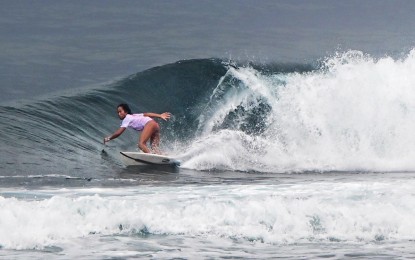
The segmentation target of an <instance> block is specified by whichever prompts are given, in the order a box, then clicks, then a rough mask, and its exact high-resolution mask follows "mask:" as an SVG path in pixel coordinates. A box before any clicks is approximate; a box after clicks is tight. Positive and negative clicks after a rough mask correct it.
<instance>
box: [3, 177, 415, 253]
mask: <svg viewBox="0 0 415 260" xmlns="http://www.w3.org/2000/svg"><path fill="white" fill-rule="evenodd" d="M414 184H415V183H414V180H408V181H403V180H399V181H393V180H389V181H388V182H360V183H358V182H354V183H353V182H351V183H336V182H324V183H319V182H315V183H300V184H290V185H288V184H287V185H261V184H255V185H250V186H246V185H225V186H223V185H219V186H214V185H210V186H197V188H195V187H193V186H180V187H150V186H147V187H145V186H143V187H141V188H140V189H139V190H137V189H134V188H130V189H128V188H119V189H95V190H71V189H65V190H62V191H53V190H45V191H36V193H37V194H35V195H36V196H37V197H38V199H37V200H33V199H31V200H25V199H24V197H27V192H23V193H22V196H23V195H24V196H23V198H19V197H22V196H19V194H18V192H16V191H13V196H15V197H8V196H4V195H3V196H0V206H1V209H2V210H1V212H0V245H1V246H2V247H3V248H7V249H31V248H43V247H45V246H54V245H56V246H62V245H63V244H65V243H69V242H70V241H73V240H74V239H77V238H85V239H86V238H88V237H90V236H94V235H96V234H98V235H100V236H106V235H135V234H137V233H144V234H161V235H165V236H169V235H173V236H191V237H204V239H208V240H211V241H215V240H216V239H222V238H226V239H237V240H241V241H262V242H264V243H268V244H274V243H284V244H285V243H302V242H306V243H309V242H323V241H326V242H328V241H343V242H345V241H347V242H362V241H365V242H371V241H380V240H388V241H396V240H406V239H412V238H413V237H414V236H415V224H414V222H413V221H412V219H413V215H414V214H415V209H414V207H413V203H414V199H415V194H414V192H413V185H414ZM64 247H65V246H64Z"/></svg>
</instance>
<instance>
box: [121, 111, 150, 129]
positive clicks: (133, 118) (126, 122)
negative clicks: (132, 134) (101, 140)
mask: <svg viewBox="0 0 415 260" xmlns="http://www.w3.org/2000/svg"><path fill="white" fill-rule="evenodd" d="M151 120H153V119H151V117H148V116H144V114H132V115H131V114H128V115H126V116H125V118H124V119H123V120H122V122H121V126H120V127H125V128H127V127H130V128H133V129H135V130H137V131H142V130H143V129H144V126H145V125H146V124H147V123H148V122H149V121H151Z"/></svg>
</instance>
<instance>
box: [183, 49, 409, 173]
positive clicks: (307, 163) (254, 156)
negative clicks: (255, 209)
mask: <svg viewBox="0 0 415 260" xmlns="http://www.w3.org/2000/svg"><path fill="white" fill-rule="evenodd" d="M414 67H415V50H414V51H411V52H410V53H409V54H408V56H407V57H405V58H404V59H401V60H394V59H392V58H391V57H384V58H381V59H377V60H376V59H374V58H372V57H370V56H368V55H364V54H363V53H361V52H358V51H349V52H346V53H340V54H338V55H336V56H334V57H331V58H330V59H327V60H326V62H325V64H324V66H322V68H321V69H319V70H316V71H313V72H307V73H285V74H283V73H275V74H263V73H261V72H260V71H257V70H255V69H253V68H238V69H235V68H230V69H229V70H228V72H227V74H226V75H225V76H224V77H223V78H222V80H221V81H220V83H219V84H218V86H217V87H216V89H215V90H214V91H213V92H212V95H211V98H210V101H209V104H208V105H207V108H206V109H205V113H202V114H201V116H200V117H199V132H200V133H201V134H200V136H199V138H197V139H196V140H195V141H194V142H193V143H192V144H191V145H189V146H188V147H185V149H186V151H187V152H186V153H184V155H183V157H184V158H186V162H185V163H184V164H183V166H184V167H188V168H193V169H212V168H218V169H233V170H242V171H250V170H256V171H269V172H281V171H282V172H286V171H306V170H317V171H328V170H351V171H359V170H365V171H366V170H367V171H402V170H406V171H413V170H415V161H414V160H413V158H414V157H415V149H414V148H415V136H414V135H413V132H414V131H415V121H414V120H413V118H415V87H414V86H415V75H414V74H413V68H414ZM204 147H205V148H204Z"/></svg>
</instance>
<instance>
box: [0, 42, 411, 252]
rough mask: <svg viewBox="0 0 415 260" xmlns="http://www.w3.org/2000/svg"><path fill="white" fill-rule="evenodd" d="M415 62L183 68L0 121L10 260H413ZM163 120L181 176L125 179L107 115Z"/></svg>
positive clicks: (38, 103) (122, 143)
mask: <svg viewBox="0 0 415 260" xmlns="http://www.w3.org/2000/svg"><path fill="white" fill-rule="evenodd" d="M414 68H415V50H412V51H410V52H408V53H407V54H405V55H404V56H403V57H402V58H393V57H390V56H384V57H380V58H375V57H372V56H370V55H369V54H365V53H364V52H361V51H347V52H339V53H336V54H334V55H332V56H329V57H327V58H324V59H321V60H318V61H316V63H315V64H313V65H309V64H255V63H250V64H246V63H242V62H239V63H238V62H234V61H229V60H218V59H203V60H187V61H179V62H176V63H172V64H166V65H163V66H160V67H154V68H152V69H149V70H146V71H143V72H138V73H136V74H134V75H131V76H129V77H127V78H125V79H123V80H119V81H116V82H114V83H111V84H106V85H102V86H98V87H94V88H92V89H87V90H84V91H81V92H79V93H76V94H73V93H69V94H68V93H66V94H62V95H55V96H53V97H48V98H43V99H39V100H30V101H28V102H26V103H22V104H18V105H3V106H1V107H0V119H1V122H2V124H1V125H0V141H1V144H2V145H1V147H0V154H1V156H0V162H1V164H0V165H1V166H0V172H1V175H0V187H1V189H0V209H1V210H0V256H1V257H2V258H6V259H10V258H12V259H25V258H28V257H31V258H33V257H34V258H38V259H41V258H46V257H52V258H55V259H68V258H80V259H103V258H105V259H107V258H111V259H113V258H136V257H143V258H157V259H170V258H175V257H177V258H186V259H195V258H226V257H233V258H277V257H282V258H293V259H298V258H318V257H323V258H332V259H342V258H348V257H357V258H370V259H379V258H384V259H401V258H413V257H414V253H415V251H414V250H413V245H414V239H415V226H414V224H413V223H414V222H413V221H412V218H413V216H414V214H415V192H414V189H413V187H414V185H415V163H414V160H413V158H414V157H415V154H414V153H415V152H414V148H415V138H414V136H413V133H414V130H415V123H414V121H413V120H412V119H413V118H414V116H415V101H414V100H415V87H414V83H415V76H414V74H413V70H414ZM121 102H127V103H129V104H130V105H131V107H132V109H133V111H137V112H164V111H170V112H171V113H172V114H173V118H172V120H171V121H169V122H161V123H160V124H161V128H162V148H163V149H164V151H165V152H166V153H167V154H174V155H176V156H177V157H178V159H180V160H181V161H182V164H181V167H180V168H173V169H170V168H169V169H165V168H154V167H125V166H124V165H122V163H121V161H120V158H119V151H122V150H134V149H136V147H135V142H136V140H137V136H136V134H135V133H133V132H128V133H126V134H125V135H123V136H122V137H120V138H118V139H117V140H116V141H115V140H114V142H112V143H111V145H110V146H104V145H103V144H102V138H103V137H104V136H106V135H107V134H108V133H110V132H112V131H113V130H114V129H116V127H118V125H119V121H118V120H117V116H116V113H115V108H116V105H117V104H118V103H121Z"/></svg>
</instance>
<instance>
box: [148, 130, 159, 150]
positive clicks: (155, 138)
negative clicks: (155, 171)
mask: <svg viewBox="0 0 415 260" xmlns="http://www.w3.org/2000/svg"><path fill="white" fill-rule="evenodd" d="M150 144H151V149H153V151H154V153H156V154H161V152H160V149H159V145H160V131H156V132H154V134H153V135H152V136H151V139H150Z"/></svg>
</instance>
